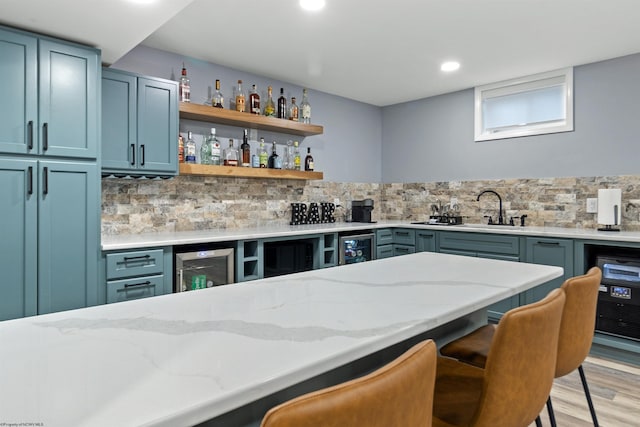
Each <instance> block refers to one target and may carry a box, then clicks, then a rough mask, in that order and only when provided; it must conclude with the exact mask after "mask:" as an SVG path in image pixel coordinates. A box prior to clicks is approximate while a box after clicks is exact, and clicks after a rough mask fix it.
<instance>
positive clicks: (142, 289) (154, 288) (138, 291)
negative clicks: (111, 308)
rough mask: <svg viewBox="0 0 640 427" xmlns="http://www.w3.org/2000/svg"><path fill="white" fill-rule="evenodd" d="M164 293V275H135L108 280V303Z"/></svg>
mask: <svg viewBox="0 0 640 427" xmlns="http://www.w3.org/2000/svg"><path fill="white" fill-rule="evenodd" d="M162 294H164V276H163V275H159V276H146V277H133V278H131V279H125V280H113V281H110V282H107V304H111V303H114V302H122V301H129V300H134V299H139V298H147V297H153V296H156V295H162Z"/></svg>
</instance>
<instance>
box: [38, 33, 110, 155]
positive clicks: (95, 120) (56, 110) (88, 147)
mask: <svg viewBox="0 0 640 427" xmlns="http://www.w3.org/2000/svg"><path fill="white" fill-rule="evenodd" d="M99 63H100V58H99V53H98V51H96V50H94V49H90V48H84V47H80V46H76V45H70V44H66V43H63V42H56V41H53V40H49V39H40V41H39V50H38V66H39V104H38V105H39V112H38V117H39V124H38V126H39V128H38V141H39V154H46V155H50V156H62V157H78V158H87V159H95V158H96V156H97V152H98V151H97V150H98V137H99V136H98V130H99V127H98V124H99V120H100V118H99V117H98V112H99V104H98V101H99V99H100V98H99V83H100V68H99Z"/></svg>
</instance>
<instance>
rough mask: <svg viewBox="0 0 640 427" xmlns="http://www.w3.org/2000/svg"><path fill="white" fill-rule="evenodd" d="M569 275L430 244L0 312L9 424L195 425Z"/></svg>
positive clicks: (0, 416)
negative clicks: (74, 304)
mask: <svg viewBox="0 0 640 427" xmlns="http://www.w3.org/2000/svg"><path fill="white" fill-rule="evenodd" d="M562 273H563V270H562V268H559V267H550V266H543V265H534V264H526V263H518V262H508V261H498V260H491V259H484V258H473V257H462V256H455V255H446V254H439V253H427V252H423V253H417V254H412V255H405V256H401V257H394V258H388V259H382V260H377V261H371V262H366V263H358V264H352V265H347V266H342V267H336V268H327V269H322V270H314V271H309V272H304V273H298V274H292V275H288V276H282V277H275V278H270V279H263V280H256V281H252V282H246V283H241V284H233V285H227V286H220V287H215V288H210V289H203V290H199V291H193V292H184V293H179V294H170V295H163V296H158V297H154V298H146V299H140V300H135V301H129V302H122V303H118V304H109V305H102V306H96V307H90V308H85V309H80V310H71V311H66V312H59V313H53V314H48V315H42V316H35V317H28V318H23V319H15V320H8V321H4V322H0V343H1V346H2V351H1V352H0V384H2V387H0V421H3V422H32V423H44V424H43V425H45V426H47V427H57V426H65V427H66V426H109V427H112V426H119V427H125V426H172V427H175V426H186V425H193V424H196V423H198V422H201V421H204V420H206V419H209V418H212V417H215V416H217V415H220V414H222V413H225V412H227V411H229V410H231V409H233V408H236V407H239V406H242V405H243V404H245V403H248V402H251V401H254V400H256V399H258V398H260V397H263V396H266V395H268V394H270V393H272V392H274V391H276V390H281V389H283V388H286V387H288V386H290V385H292V384H295V383H298V382H300V381H303V380H305V379H308V378H311V377H313V376H315V375H317V374H320V373H323V372H326V371H328V370H330V369H333V368H335V367H337V366H341V365H343V364H346V363H350V362H352V361H354V360H356V359H358V358H360V357H362V356H364V355H367V354H370V353H372V352H375V351H377V350H380V349H382V348H386V347H388V346H390V345H392V344H395V343H398V342H401V341H402V340H404V339H407V338H409V337H412V336H416V335H418V334H420V333H422V332H425V331H430V330H433V329H434V328H435V327H437V326H439V325H442V324H444V323H446V322H449V321H451V320H453V319H456V318H460V317H463V316H467V315H469V314H470V313H473V312H476V311H477V310H479V309H482V308H484V307H486V306H488V305H490V304H492V303H494V302H497V301H499V300H502V299H504V298H506V297H508V296H511V295H515V294H518V293H520V292H522V291H524V290H527V289H529V288H532V287H534V286H536V285H539V284H542V283H544V282H547V281H549V280H551V279H553V278H556V277H559V276H561V275H562Z"/></svg>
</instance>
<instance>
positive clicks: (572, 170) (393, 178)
mask: <svg viewBox="0 0 640 427" xmlns="http://www.w3.org/2000/svg"><path fill="white" fill-rule="evenodd" d="M574 93H575V96H574V105H575V110H574V129H575V130H574V131H573V132H565V133H557V134H549V135H540V136H532V137H522V138H512V139H503V140H496V141H490V142H474V140H473V102H474V99H473V90H472V89H469V90H464V91H461V92H456V93H451V94H445V95H442V96H437V97H433V98H427V99H422V100H418V101H414V102H409V103H404V104H398V105H393V106H388V107H384V108H383V111H382V141H383V145H382V159H383V167H382V179H383V182H386V183H391V182H433V181H457V180H479V179H502V178H544V177H570V176H577V177H579V176H603V175H604V176H606V175H626V174H629V175H633V174H638V173H639V172H640V160H639V159H640V141H639V139H640V138H638V124H639V123H640V55H631V56H626V57H622V58H616V59H613V60H610V61H604V62H598V63H594V64H588V65H584V66H578V67H575V68H574Z"/></svg>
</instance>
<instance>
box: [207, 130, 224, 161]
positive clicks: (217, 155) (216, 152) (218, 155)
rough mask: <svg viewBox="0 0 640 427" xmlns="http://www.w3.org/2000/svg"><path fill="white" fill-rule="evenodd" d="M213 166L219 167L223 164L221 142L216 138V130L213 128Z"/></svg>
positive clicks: (211, 137)
mask: <svg viewBox="0 0 640 427" xmlns="http://www.w3.org/2000/svg"><path fill="white" fill-rule="evenodd" d="M209 138H210V139H211V164H212V165H215V166H219V165H220V164H221V163H222V160H221V159H222V147H220V141H218V138H217V137H216V128H211V135H210V136H209Z"/></svg>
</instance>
